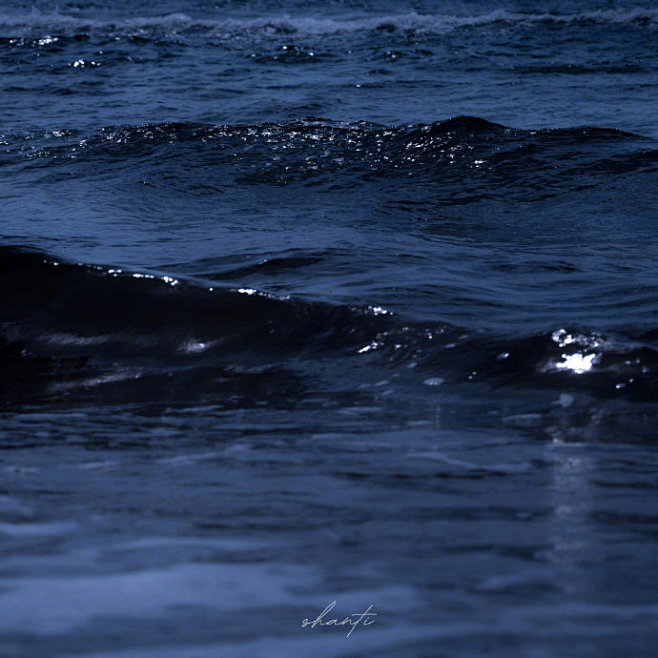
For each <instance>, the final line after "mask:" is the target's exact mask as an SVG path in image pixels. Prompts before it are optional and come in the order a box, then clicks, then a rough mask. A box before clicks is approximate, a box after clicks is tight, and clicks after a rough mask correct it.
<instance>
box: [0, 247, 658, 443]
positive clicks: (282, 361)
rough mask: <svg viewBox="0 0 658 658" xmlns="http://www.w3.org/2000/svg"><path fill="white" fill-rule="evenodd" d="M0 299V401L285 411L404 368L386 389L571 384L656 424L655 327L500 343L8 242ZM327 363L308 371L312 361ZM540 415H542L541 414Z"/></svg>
mask: <svg viewBox="0 0 658 658" xmlns="http://www.w3.org/2000/svg"><path fill="white" fill-rule="evenodd" d="M0 296H1V299H2V314H1V316H0V326H1V327H2V337H1V338H0V345H1V350H0V351H1V352H2V361H3V377H2V382H1V386H2V393H3V399H4V405H5V408H13V407H15V406H16V405H24V404H34V403H35V402H38V401H42V402H47V401H49V402H50V403H54V404H61V403H64V404H66V405H71V404H81V403H82V404H88V403H89V402H94V403H95V404H107V403H114V404H115V403H117V402H120V401H122V400H123V401H131V400H133V401H134V400H141V401H142V402H151V403H156V402H157V403H163V402H167V401H174V400H175V401H176V402H180V401H181V400H185V399H187V398H191V399H198V398H199V396H200V397H201V398H202V399H203V400H204V401H205V402H209V401H214V402H216V403H219V404H228V406H229V407H230V406H233V405H235V404H237V403H239V404H240V405H245V404H247V405H253V404H256V403H257V402H258V401H259V400H262V399H263V398H264V399H266V400H267V401H268V403H269V404H275V405H283V406H284V407H288V406H290V405H293V406H294V405H295V404H298V403H299V402H300V401H301V400H303V399H304V398H305V397H306V396H308V395H310V394H311V393H312V394H314V395H318V394H320V393H323V394H326V393H327V392H328V391H330V390H333V389H335V388H338V389H339V390H341V389H342V390H343V391H344V392H345V393H347V391H349V390H350V386H349V385H348V387H347V389H345V385H346V382H345V381H344V374H345V372H346V371H350V372H352V373H353V375H352V378H353V381H352V383H351V386H355V384H354V382H355V381H356V382H361V383H363V382H366V381H368V380H369V378H372V377H373V376H378V375H377V374H376V373H379V375H380V376H382V377H385V376H389V377H390V376H391V374H393V376H395V377H399V376H400V373H404V379H405V383H404V386H403V387H401V389H400V391H399V392H398V395H400V396H401V397H404V396H408V395H418V390H419V389H420V390H421V391H424V390H427V389H428V388H432V387H434V386H441V385H445V386H446V387H454V388H455V389H456V390H459V391H462V393H461V394H463V395H468V389H469V387H473V388H475V390H480V392H481V391H482V390H483V389H482V387H484V390H489V394H491V395H497V396H500V395H509V394H511V395H513V396H518V395H519V391H524V390H525V391H527V390H530V391H536V392H539V393H543V394H548V395H551V396H555V395H556V394H557V393H561V395H562V398H561V399H567V400H570V401H573V399H574V395H576V396H577V397H578V398H579V400H582V401H584V400H587V404H584V402H583V406H584V407H585V409H588V404H591V403H590V400H591V399H592V398H593V399H596V400H598V401H599V402H597V405H596V408H597V409H599V404H600V401H601V400H607V401H609V404H611V405H613V407H614V405H617V406H619V405H622V408H623V414H622V415H621V416H620V410H619V409H617V410H616V411H615V412H614V413H612V412H611V415H612V416H613V417H614V419H615V422H614V424H613V426H614V428H615V431H618V429H619V428H618V424H619V422H620V420H619V418H620V417H621V418H623V419H625V420H626V421H628V419H629V417H630V418H631V420H632V422H631V425H632V426H633V423H636V424H637V422H638V418H642V422H640V423H639V425H638V427H639V429H638V427H634V431H636V432H638V431H639V432H640V435H637V434H636V435H635V436H637V437H638V438H640V436H642V438H644V435H643V434H641V433H642V432H645V431H646V430H647V418H650V419H651V422H653V420H655V412H656V409H655V408H654V407H655V399H656V395H657V393H658V379H657V378H656V374H655V373H656V369H657V368H658V345H657V343H656V338H658V332H656V331H655V330H654V331H650V332H645V333H644V334H643V335H641V336H637V337H636V338H635V339H634V340H629V339H628V338H626V339H622V338H621V337H620V336H605V335H603V334H601V333H599V332H598V331H596V330H593V329H591V328H589V329H588V328H586V327H567V328H562V327H560V328H557V329H555V330H554V331H552V332H544V333H537V334H532V335H525V336H523V335H519V336H515V337H514V338H513V339H512V338H511V337H506V336H496V335H482V334H479V333H478V332H472V331H469V329H468V328H465V327H458V326H454V325H451V324H448V323H445V322H442V323H439V322H434V323H431V324H429V323H419V322H416V323H409V322H405V321H404V320H403V319H402V318H399V317H398V316H397V315H395V314H393V313H391V312H390V311H388V310H386V309H384V308H382V307H379V306H367V307H358V306H336V305H330V304H326V303H322V302H311V301H303V300H299V299H294V298H290V297H281V296H274V295H271V294H265V293H263V292H259V291H257V290H255V289H253V288H237V289H236V288H232V287H228V286H227V285H226V284H222V283H221V282H220V283H217V282H210V281H207V280H205V281H203V282H202V281H200V280H198V279H196V280H186V279H185V278H177V277H174V276H170V275H166V274H158V273H154V272H144V271H143V272H134V271H132V272H131V271H126V270H123V269H120V268H116V267H105V266H97V265H95V266H91V265H83V264H73V263H68V262H63V261H61V260H55V259H54V258H53V257H52V256H48V255H47V254H43V253H38V252H31V251H25V250H22V249H16V248H4V249H3V250H2V252H1V254H0ZM329 362H330V363H332V364H333V366H332V367H331V368H329V369H328V370H327V371H326V372H324V373H323V374H322V375H321V376H319V375H318V373H317V367H318V364H319V363H329ZM373 373H375V374H374V375H373ZM387 373H388V375H387ZM436 373H440V374H441V376H440V377H438V376H436ZM462 389H463V390H462ZM357 390H358V386H355V389H354V392H355V393H356V391H357ZM564 391H570V393H565V392H564ZM564 396H566V398H565V397H564ZM569 406H570V405H569ZM635 407H637V409H635V410H634V408H635ZM578 413H579V414H584V413H586V411H584V410H583V409H582V408H579V409H578ZM546 422H550V423H553V422H555V418H554V417H553V415H552V414H550V413H549V414H548V416H547V420H546ZM604 427H605V426H604ZM598 431H599V433H600V434H601V436H605V434H606V430H605V428H604V429H601V428H598Z"/></svg>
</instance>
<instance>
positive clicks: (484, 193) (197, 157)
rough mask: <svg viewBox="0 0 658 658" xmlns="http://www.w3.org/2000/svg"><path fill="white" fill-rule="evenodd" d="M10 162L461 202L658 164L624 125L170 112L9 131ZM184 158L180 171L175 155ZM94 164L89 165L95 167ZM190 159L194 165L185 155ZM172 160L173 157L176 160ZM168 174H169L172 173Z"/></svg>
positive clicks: (197, 182)
mask: <svg viewBox="0 0 658 658" xmlns="http://www.w3.org/2000/svg"><path fill="white" fill-rule="evenodd" d="M2 137H3V141H4V143H5V146H4V148H3V150H2V151H0V164H5V165H14V166H17V167H19V168H22V169H25V170H26V171H29V170H30V169H31V170H37V171H44V170H47V169H49V168H51V172H52V173H51V174H50V175H51V176H53V177H54V178H49V179H48V180H49V181H50V182H52V181H54V180H56V179H57V176H58V174H57V166H59V165H62V166H64V168H65V171H64V172H63V174H62V175H63V176H64V178H67V177H69V176H70V171H71V170H70V167H71V166H75V167H77V169H78V171H77V173H76V175H78V176H79V177H85V178H89V177H94V176H98V175H103V176H106V175H108V174H109V173H111V172H112V170H113V168H114V169H115V170H116V171H118V172H120V175H122V176H123V175H126V173H125V172H126V165H128V164H133V165H137V164H141V165H144V166H145V167H146V168H147V173H148V175H149V176H148V177H145V179H144V184H146V185H149V184H151V185H158V184H159V183H160V182H166V185H167V187H169V188H170V189H171V188H172V187H179V188H182V189H185V190H186V191H188V192H191V193H198V194H205V193H211V192H213V191H218V190H222V189H224V188H225V187H226V185H232V184H236V183H237V184H240V185H263V184H266V185H275V186H284V185H290V184H302V185H325V186H327V190H330V191H335V190H339V189H345V188H349V187H353V186H355V185H360V184H362V183H363V182H368V181H372V180H376V179H390V178H406V179H407V184H411V185H416V184H418V183H423V182H429V183H432V184H438V185H441V184H444V183H445V184H448V185H449V184H450V183H457V182H459V184H460V189H459V190H458V191H457V190H453V189H452V188H450V187H449V186H448V187H447V190H446V193H447V194H448V193H449V196H448V197H447V199H446V200H449V202H451V203H460V202H461V201H463V200H465V199H466V200H469V201H473V200H479V199H482V198H487V197H488V196H490V195H491V194H495V193H497V191H498V190H500V189H501V188H505V187H506V186H507V185H509V184H510V183H514V184H516V185H517V186H518V188H517V192H518V193H520V194H522V195H526V196H528V195H530V196H531V197H534V198H537V199H541V198H545V197H548V196H551V195H553V194H560V193H562V192H563V191H564V190H565V189H569V188H570V187H571V188H573V189H583V188H585V187H588V186H589V187H591V186H593V185H595V184H596V182H597V180H599V179H609V178H610V177H619V176H622V175H624V174H628V173H633V172H643V173H647V172H649V173H653V172H655V171H656V170H658V148H656V143H655V141H653V140H651V139H647V138H642V137H639V136H636V135H632V134H629V133H624V132H621V131H619V130H614V129H604V128H596V127H587V126H586V127H579V128H564V129H544V130H518V129H512V128H508V127H505V126H502V125H499V124H495V123H491V122H489V121H486V120H484V119H480V118H477V117H456V118H453V119H449V120H446V121H438V122H436V123H433V124H430V125H411V126H389V127H387V126H381V125H377V124H371V123H366V122H359V123H339V122H332V121H327V120H321V119H306V120H301V121H292V122H285V123H263V124H257V125H234V126H229V125H208V124H194V123H163V124H146V125H140V126H123V127H108V128H104V129H102V130H101V131H100V132H99V133H98V134H95V135H90V136H86V137H82V138H81V137H80V136H79V135H76V134H75V132H74V131H69V130H61V131H53V132H51V133H40V134H30V135H25V134H5V135H3V136H2ZM174 162H175V163H176V164H177V165H178V166H177V167H174V169H175V171H170V170H169V169H170V167H169V163H174ZM90 165H91V166H90ZM181 165H184V166H181ZM172 166H173V165H172ZM164 177H166V181H162V179H163V178H164Z"/></svg>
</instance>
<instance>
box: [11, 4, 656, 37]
mask: <svg viewBox="0 0 658 658" xmlns="http://www.w3.org/2000/svg"><path fill="white" fill-rule="evenodd" d="M493 23H507V24H515V23H516V24H532V23H564V24H568V23H600V24H623V23H636V24H649V25H655V24H656V23H658V9H641V8H637V9H626V10H614V9H611V10H600V11H592V12H583V13H574V14H552V13H546V12H544V13H516V12H509V11H506V10H505V9H497V10H494V11H491V12H489V13H485V14H479V15H471V16H468V15H463V16H460V15H449V14H417V13H414V12H412V13H408V14H398V15H391V16H377V17H368V18H357V19H351V20H334V19H330V18H321V19H319V18H304V17H291V16H288V15H280V16H271V17H266V18H258V19H238V18H227V19H220V20H200V19H195V18H192V17H190V16H188V15H186V14H182V13H176V14H168V15H166V16H154V17H139V18H129V19H124V20H120V19H117V20H110V21H97V20H88V19H82V18H78V17H73V16H67V15H65V14H60V13H41V12H38V11H33V12H32V13H30V14H23V15H7V14H5V15H0V30H1V31H2V32H4V33H5V35H6V36H27V35H29V34H30V33H34V32H37V33H41V36H43V33H44V32H45V33H49V34H55V33H64V34H66V33H79V32H102V33H110V34H113V35H115V36H116V35H126V36H129V35H135V34H140V33H144V32H154V33H162V32H164V33H165V34H181V33H186V32H188V33H189V32H202V33H204V35H206V36H207V35H208V33H211V34H213V33H214V34H216V35H217V36H226V35H239V34H248V33H251V32H262V33H264V34H266V35H267V34H273V35H274V34H280V33H300V34H308V35H313V34H318V35H322V34H338V33H344V32H364V31H366V32H367V31H373V30H381V29H388V30H391V29H392V30H401V31H406V30H410V31H414V32H428V33H442V32H447V31H450V30H454V29H457V28H460V27H468V26H478V25H489V24H493ZM7 33H9V34H7Z"/></svg>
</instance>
